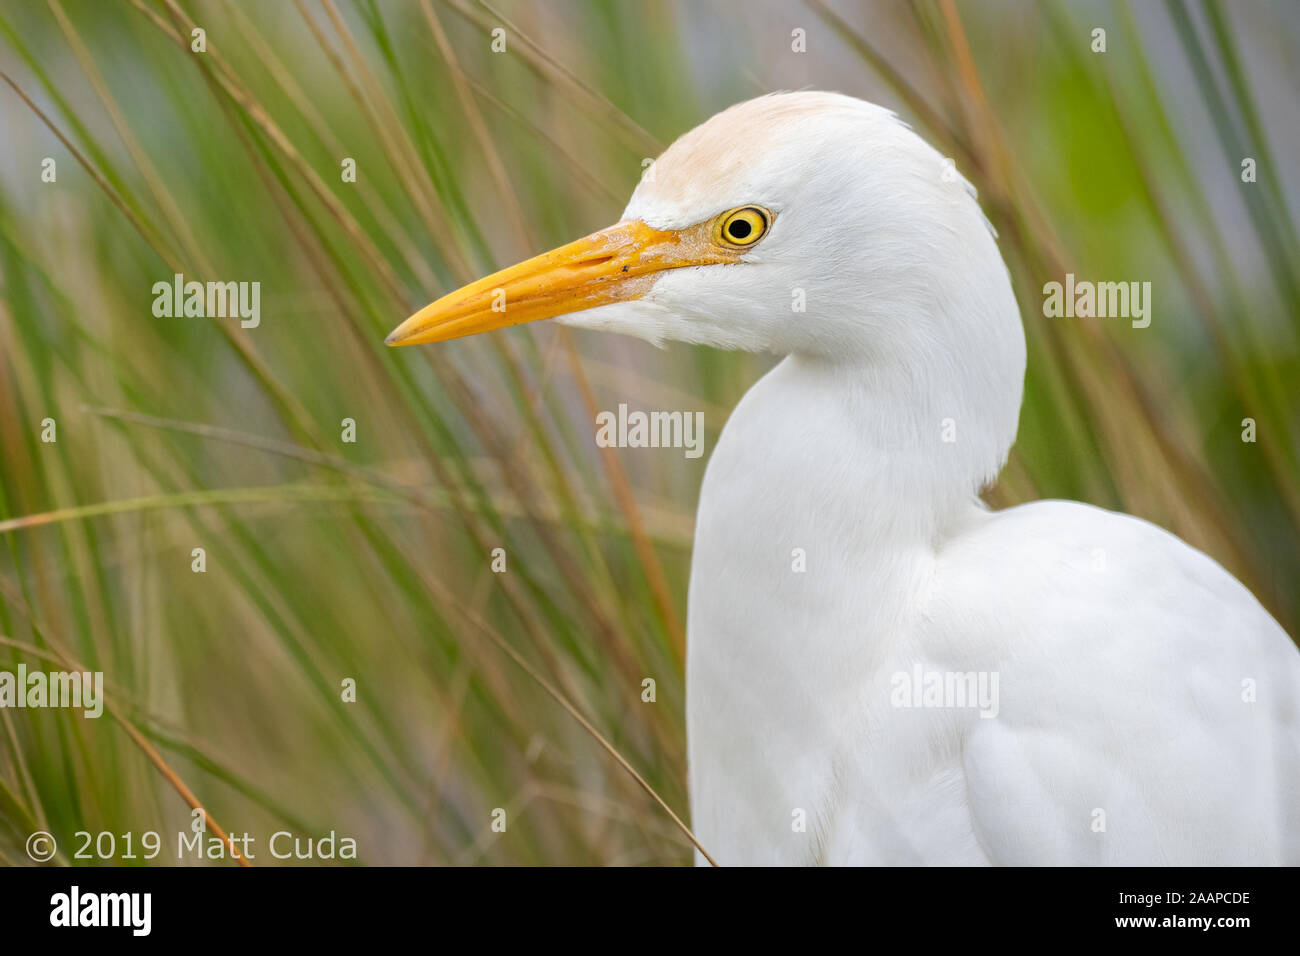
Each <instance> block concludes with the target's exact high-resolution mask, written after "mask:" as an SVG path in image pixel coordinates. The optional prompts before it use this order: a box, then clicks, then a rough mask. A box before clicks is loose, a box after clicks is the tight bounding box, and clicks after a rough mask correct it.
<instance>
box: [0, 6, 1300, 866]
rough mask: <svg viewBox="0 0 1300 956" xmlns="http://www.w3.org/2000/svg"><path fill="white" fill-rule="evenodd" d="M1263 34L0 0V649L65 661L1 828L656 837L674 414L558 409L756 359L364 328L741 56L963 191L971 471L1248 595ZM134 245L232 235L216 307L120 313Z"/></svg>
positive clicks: (556, 857)
mask: <svg viewBox="0 0 1300 956" xmlns="http://www.w3.org/2000/svg"><path fill="white" fill-rule="evenodd" d="M195 27H201V28H202V29H203V30H205V31H206V39H207V50H206V52H205V53H195V52H192V50H191V31H192V30H193V29H194V28H195ZM1094 27H1103V28H1105V29H1106V30H1107V39H1108V50H1107V52H1106V53H1105V54H1096V53H1093V52H1092V51H1091V50H1090V31H1091V30H1092V29H1093V28H1094ZM496 28H502V29H504V30H505V38H506V44H507V47H506V51H505V52H504V53H497V52H493V50H492V48H491V41H492V35H491V32H492V30H494V29H496ZM795 28H800V29H803V30H806V31H807V36H808V52H807V53H804V54H797V53H794V52H792V51H791V49H790V33H791V30H793V29H795ZM1298 34H1300V18H1298V17H1297V16H1296V14H1295V12H1294V11H1292V10H1290V9H1289V8H1288V7H1286V6H1285V5H1281V4H1278V5H1269V4H1264V3H1258V4H1255V3H1251V4H1233V5H1227V4H1221V3H1216V2H1210V3H1192V4H1187V5H1184V4H1178V3H1170V4H1168V5H1166V6H1164V7H1156V6H1153V5H1150V4H1142V5H1137V6H1135V7H1134V8H1131V9H1130V8H1129V7H1127V6H1125V5H1123V4H1119V3H1115V4H1107V3H1100V4H1089V5H1085V6H1078V5H1075V4H1063V3H1048V4H1045V5H1040V4H1030V3H1010V2H1008V3H993V4H977V5H958V4H954V3H952V2H949V0H924V2H917V3H915V4H910V5H908V4H900V3H882V4H871V5H868V6H867V8H866V9H858V8H857V7H856V6H854V5H848V4H841V3H823V2H822V0H810V2H808V3H807V4H806V5H804V6H793V5H787V4H778V3H766V4H764V3H760V4H753V3H744V4H741V3H739V2H737V3H720V4H712V5H698V4H694V3H685V2H682V3H664V2H647V3H639V4H630V3H612V2H608V3H605V2H600V3H593V2H579V0H572V2H569V3H560V4H552V3H547V4H530V3H525V2H515V3H505V2H500V3H499V4H498V2H497V0H493V2H492V3H487V2H471V0H437V2H435V0H418V2H411V3H403V4H392V3H379V2H374V0H357V2H342V0H322V2H320V3H316V2H309V0H295V2H294V3H292V4H287V3H286V4H256V5H244V4H238V3H234V2H225V0H223V2H217V0H161V2H154V0H134V2H121V3H98V2H89V0H79V2H73V0H49V2H47V3H46V4H44V5H42V4H39V3H17V2H12V0H9V2H3V3H0V71H3V78H4V79H5V81H6V83H5V85H3V86H0V110H3V119H4V128H5V130H6V140H7V142H6V143H5V145H4V146H3V179H0V281H2V285H0V463H2V464H0V539H2V541H0V545H2V547H0V667H2V668H6V669H10V670H12V669H15V668H16V667H17V665H18V664H19V663H20V662H24V663H26V664H27V665H28V666H29V667H37V666H41V667H54V666H63V665H66V666H78V667H85V668H89V669H96V670H102V671H103V672H104V673H105V679H106V683H107V687H108V693H109V703H110V707H111V709H112V714H111V716H108V719H103V720H100V721H93V720H87V719H85V718H83V717H81V716H80V715H79V714H77V713H70V712H66V711H55V710H44V711H32V710H25V711H17V710H4V709H0V861H2V862H8V863H16V864H21V863H24V862H26V859H27V858H26V855H25V852H24V841H25V839H26V835H27V834H28V833H30V832H31V831H33V830H35V829H46V830H49V831H51V832H52V833H54V834H55V835H56V836H57V837H58V838H59V840H60V844H61V846H62V853H61V855H60V857H59V858H58V859H59V861H60V862H70V863H78V862H88V861H81V860H76V859H75V858H74V857H73V851H75V849H76V848H77V846H78V845H79V841H77V840H76V839H74V837H73V834H74V833H75V832H76V831H78V830H86V831H91V832H94V833H97V832H99V831H101V830H104V831H112V832H115V833H118V834H122V833H124V832H126V831H134V832H136V833H140V832H141V831H147V830H154V831H158V832H161V833H163V834H166V835H167V839H166V840H165V841H164V845H165V847H166V849H165V851H164V854H163V857H162V860H164V861H167V862H172V861H174V857H175V839H174V834H175V832H176V831H178V830H180V829H183V828H186V827H188V825H189V813H190V810H191V808H192V807H194V806H202V807H204V808H205V809H206V811H207V812H208V813H209V814H210V815H211V819H212V821H213V822H214V823H215V824H216V825H218V826H220V827H222V828H224V829H225V830H227V831H231V832H234V833H244V832H248V833H250V834H252V835H253V836H254V838H255V840H256V843H255V846H256V847H258V848H259V849H260V850H265V848H266V845H267V843H266V841H267V838H268V837H269V836H270V834H271V833H273V832H275V831H276V830H290V831H293V832H296V833H302V834H323V833H326V832H328V831H330V830H334V831H337V833H338V834H340V835H348V836H352V837H354V838H355V839H356V840H357V842H358V846H359V858H360V861H361V862H364V863H417V864H423V863H452V864H471V863H497V864H504V863H542V862H547V863H554V862H564V863H624V864H639V863H667V862H685V861H687V860H688V859H689V858H690V852H691V843H690V837H689V833H688V831H687V828H686V827H687V825H688V824H689V820H688V819H687V814H686V806H687V794H686V790H685V749H684V732H683V719H682V703H683V684H682V681H683V639H684V635H683V631H682V621H683V619H684V611H685V582H686V579H687V574H688V570H689V555H690V535H691V527H692V518H693V512H694V505H695V499H696V494H697V490H698V486H699V482H700V478H701V476H702V473H703V459H701V460H691V459H686V458H684V457H681V456H679V455H677V454H668V453H663V452H659V451H649V450H646V451H637V450H620V451H617V452H614V451H610V450H601V449H597V448H596V447H595V446H594V442H593V440H592V435H593V426H592V420H593V415H594V413H595V411H597V410H599V409H603V408H612V407H615V406H617V404H618V403H619V402H627V403H628V404H629V405H631V406H633V407H642V408H682V409H686V408H689V409H702V410H704V411H705V413H706V424H707V427H708V430H709V432H708V433H709V439H710V442H711V441H712V439H713V438H715V437H716V434H717V432H718V430H719V429H720V428H721V426H722V424H723V423H724V421H725V418H726V415H727V413H728V411H729V409H730V407H731V406H732V405H733V404H734V403H735V401H736V400H737V399H738V398H739V396H740V395H741V394H743V392H744V390H745V388H747V387H748V385H749V384H750V383H752V381H753V380H754V379H755V378H756V377H757V375H758V374H760V373H761V371H762V370H763V369H764V368H765V367H767V364H768V362H769V361H770V360H769V359H766V358H763V357H755V356H748V355H741V354H724V353H716V352H709V351H706V350H697V349H689V348H686V347H672V348H670V349H668V350H667V351H665V352H658V351H655V350H653V349H651V348H649V347H648V346H644V345H641V344H639V343H635V342H629V341H623V340H617V339H611V338H605V337H600V336H588V335H585V334H574V333H569V332H566V331H564V330H562V329H559V328H556V327H552V326H551V325H550V324H543V325H541V326H529V327H525V328H521V329H517V330H512V331H510V332H506V333H496V334H494V335H492V336H489V337H487V338H485V339H483V340H468V341H464V342H458V343H454V344H449V345H445V346H437V347H428V348H419V349H403V350H399V351H390V350H387V349H385V348H384V346H383V344H382V343H383V337H384V335H385V334H386V333H387V332H388V331H389V330H390V329H391V328H392V327H393V326H394V325H395V324H396V323H397V322H398V321H400V319H402V318H404V317H405V316H406V315H407V314H408V313H409V312H410V311H412V310H413V309H414V308H416V307H418V306H420V305H422V304H424V303H425V302H427V301H429V300H431V299H432V298H433V297H435V296H437V295H438V294H440V293H441V292H443V291H446V290H448V289H450V288H452V287H454V286H455V285H457V284H459V283H462V282H465V281H467V280H469V279H472V278H474V277H476V276H478V275H480V274H483V273H485V272H487V271H489V270H490V269H493V268H496V267H498V266H501V265H505V264H507V263H509V262H511V261H514V260H515V259H517V258H520V257H522V256H525V255H528V254H531V253H533V252H535V251H538V250H540V249H541V248H544V247H549V246H551V245H553V244H556V243H559V242H561V241H564V240H566V239H569V238H573V237H576V236H578V235H582V234H585V233H587V232H589V231H591V230H592V229H595V228H597V227H599V226H602V225H605V224H608V223H610V222H613V221H614V220H615V219H617V218H618V215H619V213H620V211H621V208H622V204H623V202H624V201H625V198H626V196H627V195H628V194H629V193H630V192H631V189H632V188H633V186H634V185H635V183H636V181H637V178H638V177H639V175H640V173H641V168H642V161H643V159H645V158H648V157H653V156H654V155H656V154H657V153H658V151H659V150H660V149H661V148H662V147H663V146H664V145H665V144H666V143H667V142H670V141H671V139H672V138H673V137H674V136H675V135H677V134H678V133H680V132H682V131H684V130H685V129H687V128H689V127H690V126H693V125H695V124H696V123H698V122H699V121H701V120H702V119H704V118H705V117H707V116H708V115H710V114H711V113H713V112H715V111H716V110H718V109H720V108H722V107H724V106H726V105H728V104H730V103H732V102H734V101H736V100H739V99H743V98H746V97H748V96H751V95H755V94H757V93H760V92H764V91H767V90H771V89H781V88H795V87H802V86H814V87H825V88H834V89H840V90H843V91H845V92H849V93H853V94H856V95H860V96H863V97H865V98H868V99H872V100H875V101H878V102H882V103H885V104H887V105H890V106H892V107H894V108H896V109H897V110H898V111H899V112H900V113H901V114H902V115H903V116H904V118H906V119H907V120H908V121H909V122H911V123H913V124H914V125H915V126H916V127H917V128H918V129H919V130H920V131H921V132H922V133H923V134H924V135H925V136H927V138H929V139H930V140H931V141H932V142H934V143H936V145H938V146H939V147H940V148H941V149H942V150H944V151H945V152H946V153H947V154H949V155H951V156H952V157H953V159H954V161H955V162H956V165H957V167H958V168H959V169H960V170H961V171H962V172H963V173H965V174H966V175H967V176H968V177H969V178H971V179H972V181H974V182H975V183H976V185H977V186H978V188H979V189H980V193H981V199H982V202H983V204H984V207H985V209H986V211H987V212H988V214H989V216H990V218H991V220H992V221H993V223H994V225H995V226H996V227H997V229H998V231H999V234H1000V236H1001V244H1002V248H1003V251H1004V254H1005V255H1006V257H1007V260H1008V263H1009V265H1010V267H1011V270H1012V275H1013V278H1014V281H1015V284H1016V289H1017V293H1018V296H1019V298H1020V302H1021V306H1022V309H1023V313H1024V320H1025V327H1026V332H1027V335H1028V338H1029V343H1030V351H1031V354H1030V370H1029V376H1028V382H1027V392H1026V400H1025V409H1024V412H1023V414H1022V421H1021V433H1020V442H1019V445H1018V447H1017V450H1016V452H1015V453H1014V455H1013V459H1012V461H1011V463H1010V464H1009V466H1008V468H1007V470H1006V472H1005V473H1004V475H1003V478H1002V479H1001V480H1000V482H999V483H998V485H997V486H995V487H994V488H993V489H991V491H990V492H989V497H990V500H991V501H993V502H994V503H995V504H996V505H998V506H1002V505H1006V504H1011V503H1015V502H1018V501H1024V500H1030V499H1033V498H1037V497H1044V496H1065V497H1074V498H1080V499H1083V500H1087V501H1091V502H1094V503H1097V504H1100V505H1103V506H1106V507H1113V508H1118V509H1123V510H1126V511H1129V512H1132V513H1135V514H1139V515H1141V516H1143V517H1146V518H1149V519H1151V520H1153V521H1155V522H1157V523H1159V524H1161V525H1163V526H1165V527H1167V528H1169V529H1171V530H1173V531H1174V532H1176V533H1178V534H1180V535H1182V536H1183V537H1184V538H1186V539H1187V540H1189V541H1191V542H1192V543H1193V544H1195V545H1197V546H1199V547H1201V548H1203V549H1205V550H1207V551H1208V552H1209V553H1210V554H1212V555H1213V556H1215V557H1216V558H1217V559H1218V560H1220V561H1221V562H1223V563H1224V564H1225V565H1226V566H1227V567H1228V568H1229V569H1231V570H1232V571H1233V572H1234V573H1236V574H1238V575H1239V576H1240V577H1241V578H1242V579H1243V580H1244V581H1246V583H1247V584H1248V585H1249V586H1250V587H1251V588H1252V590H1253V591H1254V592H1255V593H1256V594H1257V595H1258V596H1259V598H1260V600H1261V601H1263V602H1264V604H1265V605H1266V606H1267V607H1268V608H1269V609H1270V610H1271V611H1272V612H1273V613H1274V614H1276V615H1277V616H1278V617H1279V619H1280V620H1281V621H1282V622H1283V623H1284V625H1285V626H1287V627H1288V629H1289V630H1290V632H1291V633H1292V634H1295V633H1296V631H1295V626H1294V625H1295V623H1296V621H1297V619H1298V615H1300V596H1298V595H1297V590H1296V588H1295V586H1294V584H1295V581H1296V580H1297V576H1298V574H1300V552H1298V550H1297V547H1296V542H1297V540H1298V536H1297V532H1298V531H1300V482H1298V481H1297V474H1298V473H1300V416H1297V407H1296V404H1297V403H1296V393H1297V390H1296V387H1295V384H1294V383H1295V382H1296V381H1297V378H1298V376H1300V362H1298V359H1297V356H1298V354H1300V353H1298V351H1297V324H1298V319H1300V283H1298V282H1297V280H1296V265H1297V262H1298V261H1300V258H1298V256H1297V251H1298V250H1300V243H1298V242H1297V237H1296V226H1295V216H1294V213H1293V212H1292V210H1293V209H1294V205H1295V197H1294V196H1293V195H1291V194H1289V193H1288V189H1290V188H1294V187H1293V186H1291V185H1289V184H1288V183H1287V181H1286V180H1287V177H1286V176H1285V172H1286V167H1285V165H1279V163H1284V162H1285V159H1286V157H1288V156H1290V155H1293V154H1294V151H1295V148H1296V145H1297V144H1296V143H1295V138H1296V131H1297V129H1300V124H1298V123H1297V122H1296V119H1297V117H1296V110H1297V104H1296V102H1295V100H1294V97H1293V96H1291V95H1289V94H1288V93H1287V91H1288V90H1292V89H1294V87H1295V85H1296V80H1297V76H1296V66H1297V64H1296V59H1295V55H1296V51H1297V50H1300V35H1298ZM1247 156H1249V157H1252V158H1254V159H1256V161H1257V163H1258V170H1259V174H1258V181H1257V182H1255V183H1251V184H1247V183H1243V182H1242V181H1241V178H1240V168H1239V167H1240V161H1241V159H1242V158H1244V157H1247ZM45 157H50V158H53V159H54V160H55V162H56V164H57V166H56V168H57V181H56V182H54V183H44V182H42V181H41V178H40V173H41V161H42V159H44V158H45ZM344 158H351V159H354V160H355V161H356V168H357V180H356V182H355V183H347V182H344V181H343V180H342V178H341V175H340V173H341V166H340V164H341V162H342V161H343V160H344ZM1292 178H1294V177H1292ZM177 272H179V273H182V274H184V275H185V277H186V278H187V279H189V278H193V279H197V280H200V281H205V280H208V279H214V280H223V281H225V280H258V281H260V282H261V292H262V324H261V325H260V326H259V327H258V328H256V329H243V328H241V327H240V325H239V323H238V322H237V321H234V320H228V319H218V320H208V319H157V318H154V316H153V315H152V313H151V305H152V300H153V295H152V292H151V289H152V286H153V284H154V283H155V282H157V281H160V280H162V281H165V280H169V279H170V277H171V276H172V274H173V273H177ZM1066 272H1074V273H1075V274H1076V275H1078V276H1080V277H1081V278H1098V279H1114V280H1127V279H1134V280H1150V281H1151V282H1152V284H1153V289H1154V303H1155V311H1154V319H1153V322H1152V325H1151V327H1150V328H1149V329H1134V328H1131V327H1130V326H1129V325H1128V323H1126V322H1118V321H1115V320H1060V319H1045V318H1044V317H1043V315H1042V310H1041V304H1042V293H1041V290H1042V287H1043V284H1044V283H1045V282H1048V281H1052V280H1060V279H1061V278H1062V277H1063V275H1064V274H1065V273H1066ZM46 418H52V419H54V420H55V422H56V427H57V441H56V442H54V443H46V442H43V441H42V439H41V434H42V425H41V423H42V421H43V420H44V419H46ZM349 418H350V419H353V420H354V421H355V423H356V436H357V440H356V442H355V443H347V442H344V441H342V438H341V435H342V429H343V425H342V422H343V420H344V419H349ZM1245 418H1250V419H1253V420H1254V421H1255V423H1256V431H1257V436H1258V440H1257V441H1256V442H1253V443H1247V442H1243V441H1242V440H1241V433H1242V430H1243V425H1242V420H1243V419H1245ZM196 548H203V549H204V551H205V553H206V571H204V572H203V573H196V572H195V571H193V570H192V562H193V560H194V558H193V556H192V552H193V550H194V549H196ZM496 548H503V549H504V550H505V554H506V558H505V560H506V566H507V570H506V573H503V574H499V573H494V571H493V569H492V554H493V550H494V549H496ZM1224 639H1225V640H1229V639H1231V635H1224ZM41 662H44V663H41ZM56 662H57V663H56ZM647 678H649V679H653V680H654V682H655V700H654V702H646V701H644V700H643V686H644V685H643V681H644V680H646V679H647ZM348 679H351V680H354V681H355V682H356V699H355V702H350V701H346V700H344V694H343V682H344V681H345V680H348ZM498 808H500V809H503V810H505V819H506V829H505V832H497V831H496V830H494V829H493V827H492V823H493V813H494V811H495V810H497V809H498ZM118 849H119V851H120V850H121V844H120V839H119V846H118ZM706 849H707V848H706ZM119 856H120V852H119ZM90 862H93V861H90ZM119 862H121V861H120V860H119ZM128 862H129V861H128ZM252 862H254V863H266V862H271V863H274V862H277V861H275V860H270V859H268V858H266V857H265V854H264V853H263V854H260V855H259V856H258V858H257V859H254V860H253V861H252Z"/></svg>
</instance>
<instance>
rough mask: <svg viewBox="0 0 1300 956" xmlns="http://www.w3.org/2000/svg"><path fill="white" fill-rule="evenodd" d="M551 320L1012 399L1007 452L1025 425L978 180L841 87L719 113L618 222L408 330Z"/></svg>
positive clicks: (1020, 348)
mask: <svg viewBox="0 0 1300 956" xmlns="http://www.w3.org/2000/svg"><path fill="white" fill-rule="evenodd" d="M543 318H556V319H558V320H559V321H561V322H564V323H566V324H568V325H574V326H580V327H584V328H594V329H604V330H608V331H613V332H622V333H625V334H629V335H635V336H639V337H641V338H644V339H648V340H649V341H651V342H654V343H656V344H661V343H662V342H663V341H665V340H676V341H682V342H692V343H698V344H705V345H713V346H717V347H721V348H736V349H747V350H750V351H766V352H773V353H777V354H801V355H807V356H813V357H817V358H826V359H831V360H841V359H842V360H845V361H852V362H855V363H857V364H858V365H860V366H874V367H876V368H877V369H881V370H884V369H892V370H895V371H899V372H901V374H902V375H903V376H904V377H906V378H908V379H909V380H910V381H909V384H908V387H909V389H914V390H917V391H918V392H919V391H924V390H925V389H927V388H930V389H931V391H932V392H933V394H932V395H931V396H930V398H932V399H933V400H934V401H932V402H931V401H927V402H926V404H927V405H931V404H936V405H937V404H942V403H943V402H947V403H948V404H950V405H952V404H955V405H956V409H955V410H954V411H952V412H950V414H958V413H959V412H960V411H971V410H976V411H978V412H980V413H981V414H982V413H983V412H985V411H990V412H991V411H993V410H994V409H995V408H996V409H997V410H998V411H999V414H1000V421H999V427H1000V430H1001V431H1002V432H1003V437H1002V439H1001V440H999V441H998V442H995V444H1001V445H1003V446H1004V447H1002V448H1001V451H1000V454H1001V455H1005V452H1006V450H1007V448H1009V447H1010V442H1011V440H1012V439H1013V438H1014V434H1015V418H1016V416H1017V413H1018V411H1019V404H1020V388H1021V383H1022V380H1023V373H1024V337H1023V332H1022V329H1021V326H1020V319H1019V314H1018V310H1017V308H1016V303H1015V298H1014V295H1013V293H1012V291H1011V283H1010V279H1009V277H1008V274H1007V269H1006V266H1005V265H1004V263H1003V261H1002V258H1001V255H1000V254H999V252H998V249H997V245H996V243H995V241H994V237H993V235H992V230H991V228H990V227H989V224H988V222H987V220H986V219H985V218H984V215H983V213H982V212H981V211H980V208H979V206H978V204H977V203H976V201H975V197H974V190H973V189H972V188H971V187H970V185H969V184H968V183H967V182H966V180H965V179H963V178H962V177H961V176H960V175H959V174H958V173H957V172H956V170H955V168H954V166H953V164H952V162H951V161H949V160H946V159H945V158H944V157H943V156H942V155H940V154H939V153H938V152H936V151H935V150H934V149H933V148H931V147H930V146H929V145H928V144H927V143H926V142H925V141H924V140H922V139H921V138H920V137H919V136H917V135H916V134H915V133H913V132H912V131H911V130H910V129H909V128H908V127H907V126H906V125H905V124H903V123H902V122H900V121H899V120H898V119H897V117H895V116H894V114H893V113H891V112H890V111H888V110H886V109H883V108H881V107H878V106H874V105H872V104H870V103H866V102H864V101H862V100H858V99H854V98H852V97H848V96H843V95H840V94H837V93H821V92H801V93H780V94H773V95H770V96H763V97H759V98H758V99H754V100H749V101H747V102H744V103H740V104H738V105H736V106H733V107H731V108H730V109H728V110H726V111H724V112H722V113H719V114H718V115H716V116H714V117H713V118H712V119H710V120H708V121H707V122H705V123H704V124H702V125H701V126H698V127H696V128H695V129H693V130H691V131H690V132H688V133H686V134H685V135H684V136H682V137H681V138H680V139H678V140H677V141H676V142H675V143H673V145H672V146H670V147H669V148H668V149H667V150H666V151H665V152H664V154H663V155H662V156H660V157H659V158H658V159H657V160H656V161H655V162H654V163H653V164H652V165H651V166H650V167H649V168H648V170H647V171H646V173H645V175H644V176H643V177H642V180H641V182H640V184H639V185H638V186H637V188H636V191H635V192H634V193H633V195H632V199H631V202H629V203H628V206H627V209H626V210H625V212H624V213H623V216H622V219H621V220H620V221H619V222H618V223H617V224H615V225H613V226H611V227H609V228H608V229H604V230H602V231H600V232H597V233H593V234H592V235H590V236H587V237H586V238H585V239H580V240H578V241H576V242H573V243H570V244H568V245H566V246H562V247H560V248H559V249H555V250H553V251H551V252H548V253H545V254H543V255H541V256H538V257H536V258H534V259H530V260H528V261H526V262H523V263H521V264H519V265H516V266H513V267H511V268H509V269H505V270H503V271H501V272H498V273H496V274H494V275H491V276H488V277H487V278H485V279H481V280H479V281H478V282H475V283H473V284H471V285H469V286H466V287H465V288H464V289H461V290H458V291H456V292H453V293H451V294H450V295H447V296H444V297H443V298H442V299H439V300H438V301H437V302H434V303H433V304H432V305H430V306H428V307H426V308H425V309H422V310H421V311H419V312H417V313H416V314H415V315H413V316H412V317H411V318H409V319H407V321H406V322H404V323H403V324H402V325H401V326H400V327H399V328H398V329H397V330H396V331H394V332H393V333H392V335H390V336H389V338H388V342H389V344H392V345H407V344H418V343H421V342H434V341H441V340H443V339H451V338H459V337H460V336H463V335H469V334H472V333H475V332H481V331H485V330H489V329H496V328H503V327H506V326H511V325H517V324H520V323H522V322H528V321H532V320H534V319H543ZM991 392H992V393H995V394H993V395H992V396H990V393H991ZM963 393H965V394H963ZM976 394H979V395H980V396H981V401H985V402H987V401H992V403H993V405H992V406H991V407H990V408H988V409H972V407H971V405H970V403H969V401H968V400H971V399H973V397H974V396H975V395H976ZM939 410H940V409H939V408H937V407H936V408H934V409H929V408H927V409H926V413H927V414H928V413H929V412H930V411H936V412H938V411H939ZM1008 416H1009V419H1010V421H1009V428H1010V434H1009V435H1007V434H1006V430H1007V428H1006V426H1007V422H1006V419H1007V418H1008ZM998 463H999V464H1000V461H999V462H998Z"/></svg>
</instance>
